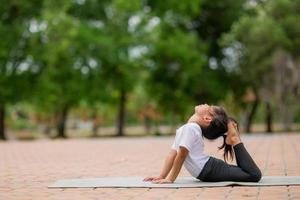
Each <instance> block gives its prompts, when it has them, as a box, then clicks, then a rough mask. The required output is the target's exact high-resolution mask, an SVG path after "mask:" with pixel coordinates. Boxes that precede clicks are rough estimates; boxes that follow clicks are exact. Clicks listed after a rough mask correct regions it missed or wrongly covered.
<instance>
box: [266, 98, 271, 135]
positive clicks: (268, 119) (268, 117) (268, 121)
mask: <svg viewBox="0 0 300 200" xmlns="http://www.w3.org/2000/svg"><path fill="white" fill-rule="evenodd" d="M272 121H273V114H272V108H271V104H270V103H269V102H267V103H266V132H267V133H272V132H273V129H272Z"/></svg>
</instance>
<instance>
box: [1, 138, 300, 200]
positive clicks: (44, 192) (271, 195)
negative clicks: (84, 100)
mask: <svg viewBox="0 0 300 200" xmlns="http://www.w3.org/2000/svg"><path fill="white" fill-rule="evenodd" d="M242 140H243V142H244V144H245V146H246V148H247V149H248V151H249V153H250V154H251V155H252V156H253V157H254V159H255V160H256V162H257V164H258V165H259V167H260V168H261V169H262V171H263V175H298V176H299V175H300V145H299V141H300V134H275V135H258V134H256V135H255V136H245V135H243V136H242ZM172 141H173V137H156V138H152V137H141V138H99V139H69V140H36V141H9V142H0V200H10V199H13V200H29V199H37V200H44V199H53V200H65V199H66V200H75V199H93V200H96V199H99V200H106V199H113V200H114V199H115V200H127V199H128V200H129V199H130V200H134V199H143V200H147V199H157V200H158V199H162V200H165V199H180V200H181V199H218V200H219V199H272V200H275V199H290V200H296V199H300V186H275V187H237V186H235V187H220V188H189V189H155V188H153V189H146V188H135V189H127V188H125V189H124V188H115V189H110V188H91V189H48V188H47V186H48V185H50V184H52V183H53V182H54V181H55V180H58V179H66V178H80V177H87V178H89V177H101V176H110V177H114V176H143V177H144V176H148V175H157V174H158V173H159V172H160V169H161V167H162V165H163V159H164V157H165V155H166V153H167V152H168V150H169V147H170V146H171V144H172ZM221 143H222V141H221V139H220V140H216V141H214V142H210V141H206V146H205V151H206V153H208V154H211V155H214V156H216V157H218V158H221V155H222V154H221V153H222V152H220V151H218V150H217V148H216V146H217V145H220V144H221ZM179 176H189V174H188V172H187V171H186V170H185V169H183V170H182V171H181V172H180V175H179Z"/></svg>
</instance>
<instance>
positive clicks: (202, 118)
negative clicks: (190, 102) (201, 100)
mask: <svg viewBox="0 0 300 200" xmlns="http://www.w3.org/2000/svg"><path fill="white" fill-rule="evenodd" d="M213 113H214V106H210V105H207V104H201V105H198V106H195V114H194V115H193V119H196V121H198V123H199V124H200V125H203V126H208V125H209V124H210V122H211V121H212V119H213Z"/></svg>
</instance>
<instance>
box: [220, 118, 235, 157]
mask: <svg viewBox="0 0 300 200" xmlns="http://www.w3.org/2000/svg"><path fill="white" fill-rule="evenodd" d="M230 121H233V122H235V123H236V124H237V129H238V130H239V125H238V123H237V121H236V120H235V119H234V118H232V117H228V122H230ZM226 137H227V135H223V144H222V146H220V147H218V148H219V150H221V149H223V148H224V153H223V157H224V161H225V162H227V161H228V160H229V159H228V158H229V157H230V160H231V161H232V160H233V157H234V151H233V146H232V145H228V144H226V142H225V141H226Z"/></svg>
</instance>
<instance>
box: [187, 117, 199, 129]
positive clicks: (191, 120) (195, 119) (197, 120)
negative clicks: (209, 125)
mask: <svg viewBox="0 0 300 200" xmlns="http://www.w3.org/2000/svg"><path fill="white" fill-rule="evenodd" d="M188 123H196V124H198V125H199V126H200V122H199V117H198V116H197V115H196V114H194V115H192V116H191V117H190V118H189V120H188Z"/></svg>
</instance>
